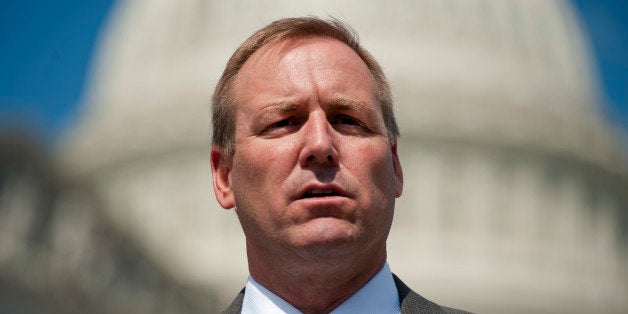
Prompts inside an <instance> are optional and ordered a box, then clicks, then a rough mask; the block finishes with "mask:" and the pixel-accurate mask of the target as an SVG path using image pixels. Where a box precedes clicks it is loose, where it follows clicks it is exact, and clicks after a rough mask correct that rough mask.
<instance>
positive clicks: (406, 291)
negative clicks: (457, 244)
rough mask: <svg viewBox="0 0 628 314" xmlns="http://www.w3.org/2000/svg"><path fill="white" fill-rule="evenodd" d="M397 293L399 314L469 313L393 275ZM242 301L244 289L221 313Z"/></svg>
mask: <svg viewBox="0 0 628 314" xmlns="http://www.w3.org/2000/svg"><path fill="white" fill-rule="evenodd" d="M393 279H394V280H395V285H396V286H397V291H398V292H399V304H401V314H412V313H430V314H431V313H434V314H436V313H469V312H465V311H461V310H456V309H452V308H448V307H444V306H440V305H438V304H436V303H434V302H432V301H430V300H428V299H426V298H424V297H422V296H420V295H418V294H417V293H415V292H414V291H412V290H410V288H408V286H406V285H405V284H404V283H403V282H402V281H401V280H400V279H399V278H398V277H397V276H395V275H394V274H393ZM242 301H244V289H242V291H240V293H239V294H238V296H237V297H236V298H235V300H233V302H232V303H231V305H230V306H229V307H228V308H227V309H226V310H225V311H224V312H223V313H227V314H239V313H240V312H242Z"/></svg>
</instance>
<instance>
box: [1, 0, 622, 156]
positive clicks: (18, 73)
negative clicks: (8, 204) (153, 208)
mask: <svg viewBox="0 0 628 314" xmlns="http://www.w3.org/2000/svg"><path fill="white" fill-rule="evenodd" d="M113 2H114V1H113V0H89V1H84V0H57V1H53V0H39V1H36V0H18V1H9V0H0V38H2V40H0V71H1V72H0V131H2V130H3V129H4V130H6V129H7V128H8V129H15V128H21V129H25V130H28V131H29V132H32V133H33V135H34V136H37V137H39V138H41V140H42V141H43V142H45V143H53V142H54V140H55V138H56V137H57V136H58V135H59V134H60V131H62V130H63V128H64V127H65V126H66V125H68V123H69V122H70V121H71V120H72V118H73V117H74V114H75V113H76V108H77V107H78V106H79V105H80V100H81V96H82V93H83V88H84V87H85V80H86V77H87V73H88V70H87V69H88V66H89V63H90V57H91V55H92V51H93V50H94V48H95V46H96V43H97V39H98V35H99V32H100V30H101V27H102V26H103V25H104V22H105V21H106V17H107V14H108V12H109V11H110V9H111V7H112V5H113ZM571 2H572V3H573V4H574V5H575V7H576V8H577V9H578V12H579V14H580V15H581V17H582V18H583V21H584V26H585V31H586V32H587V34H588V36H589V38H590V40H591V41H592V43H593V52H594V55H595V57H596V62H597V65H598V68H599V71H600V77H601V83H602V88H603V92H604V94H605V96H606V98H607V100H608V106H607V112H608V114H609V116H610V117H611V119H614V120H615V121H616V122H618V123H620V124H621V125H622V126H623V128H624V130H628V1H624V0H601V1H595V0H573V1H571Z"/></svg>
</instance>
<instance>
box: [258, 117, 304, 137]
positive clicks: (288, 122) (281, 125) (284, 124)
mask: <svg viewBox="0 0 628 314" xmlns="http://www.w3.org/2000/svg"><path fill="white" fill-rule="evenodd" d="M298 125H299V120H298V119H297V118H296V117H288V118H285V119H282V120H279V121H277V122H275V123H272V124H270V125H268V126H267V127H266V128H264V130H262V132H261V133H262V134H266V135H272V134H276V133H281V132H283V131H289V129H290V128H292V127H294V126H298Z"/></svg>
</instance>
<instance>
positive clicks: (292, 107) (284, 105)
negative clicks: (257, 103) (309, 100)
mask: <svg viewBox="0 0 628 314" xmlns="http://www.w3.org/2000/svg"><path fill="white" fill-rule="evenodd" d="M297 108H299V104H297V103H295V102H292V101H286V102H277V103H271V104H269V105H267V106H264V107H263V108H260V109H259V111H261V112H262V114H263V113H266V112H273V111H279V112H294V111H296V110H297Z"/></svg>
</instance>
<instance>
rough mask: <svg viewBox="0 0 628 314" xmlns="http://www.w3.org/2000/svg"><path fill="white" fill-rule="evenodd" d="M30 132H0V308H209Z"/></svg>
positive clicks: (169, 311)
mask: <svg viewBox="0 0 628 314" xmlns="http://www.w3.org/2000/svg"><path fill="white" fill-rule="evenodd" d="M82 183H84V182H80V181H78V182H77V181H74V182H73V181H72V180H68V178H66V177H64V176H63V175H62V174H60V173H59V172H58V171H57V169H56V167H55V165H54V164H53V162H52V160H51V158H50V156H49V152H47V151H45V150H43V149H42V148H41V145H38V143H37V142H36V141H34V140H33V139H32V138H31V137H28V136H22V135H16V134H4V133H3V134H2V135H0V313H25V314H26V313H52V314H54V313H59V314H60V313H65V314H68V313H98V314H100V313H102V314H109V313H146V314H148V313H150V314H153V313H162V314H179V313H207V312H212V311H215V310H216V299H215V298H212V295H213V293H211V292H210V291H203V290H200V289H198V288H197V287H194V288H193V289H190V288H189V287H188V286H186V284H185V283H184V282H179V281H177V280H175V279H173V278H172V276H170V275H169V273H168V272H165V271H164V270H163V269H162V268H161V267H160V266H159V265H157V264H156V263H155V262H154V261H153V260H152V259H150V258H147V256H146V254H144V251H143V249H142V248H141V247H140V246H139V245H137V243H136V241H135V240H134V239H132V238H131V237H128V236H127V235H126V234H125V232H123V231H121V230H120V228H118V227H116V226H115V225H113V224H111V223H110V219H108V218H107V217H106V216H105V215H104V211H102V208H101V204H102V203H101V201H100V200H99V197H98V195H97V194H96V193H93V191H92V190H91V188H90V187H89V186H88V185H84V184H82Z"/></svg>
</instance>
